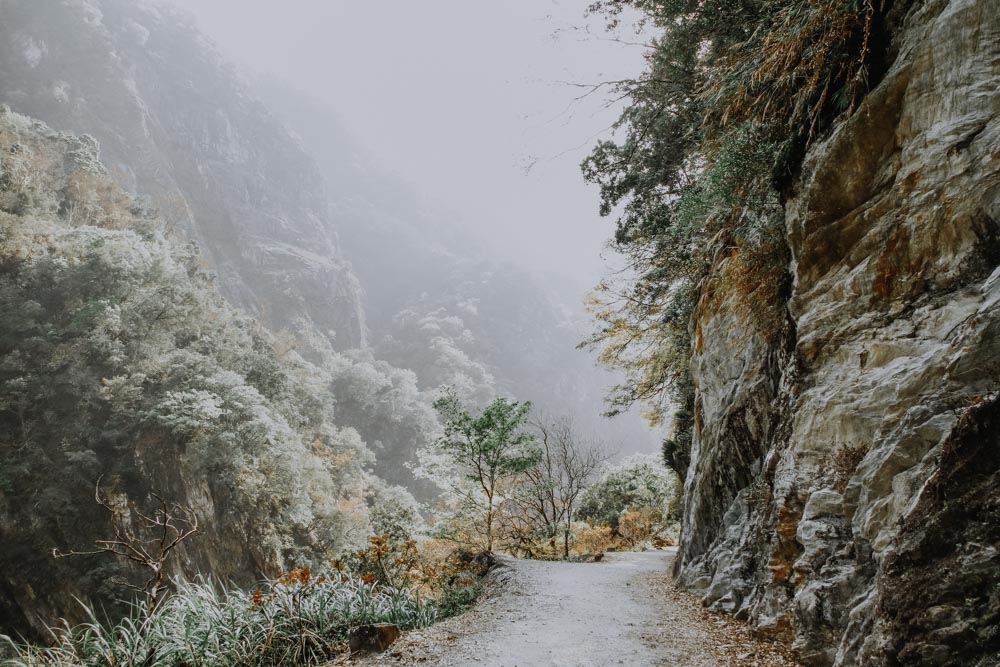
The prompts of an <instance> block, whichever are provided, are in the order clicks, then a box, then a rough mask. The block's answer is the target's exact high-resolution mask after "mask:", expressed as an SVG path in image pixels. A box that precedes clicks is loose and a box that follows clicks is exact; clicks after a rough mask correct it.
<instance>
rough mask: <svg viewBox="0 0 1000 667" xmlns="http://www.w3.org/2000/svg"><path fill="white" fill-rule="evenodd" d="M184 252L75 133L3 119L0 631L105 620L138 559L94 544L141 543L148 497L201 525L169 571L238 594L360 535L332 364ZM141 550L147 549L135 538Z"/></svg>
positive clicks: (357, 451)
mask: <svg viewBox="0 0 1000 667" xmlns="http://www.w3.org/2000/svg"><path fill="white" fill-rule="evenodd" d="M201 264H202V261H201V258H200V257H199V255H198V253H197V251H196V250H194V249H193V248H192V247H191V246H190V245H182V244H178V243H175V242H171V241H168V240H167V239H166V238H165V237H164V232H163V222H162V221H161V220H158V219H157V218H155V217H153V216H151V214H149V212H148V211H145V210H143V209H142V207H141V206H138V205H137V204H135V203H134V202H133V201H132V200H131V199H130V198H129V197H128V196H126V195H125V194H124V193H122V192H121V191H120V189H119V188H118V187H117V186H116V185H115V184H114V183H113V182H112V180H111V179H110V178H109V177H108V175H107V173H106V171H105V170H104V168H103V166H102V165H101V163H100V162H99V159H98V153H97V144H96V142H94V141H93V139H91V138H86V137H85V138H76V137H73V136H71V135H66V134H57V133H55V132H53V131H52V130H50V129H48V128H47V127H46V126H44V125H42V124H41V123H38V122H34V121H31V120H30V119H29V118H27V117H25V116H21V115H18V114H14V113H11V112H9V111H7V110H3V111H2V112H0V310H2V311H3V313H4V317H3V318H2V320H0V544H3V548H2V549H0V593H2V595H0V627H2V628H3V630H4V632H15V631H18V632H35V633H36V634H42V633H44V632H45V628H46V627H47V624H50V623H52V622H53V620H54V619H56V618H59V617H66V618H68V619H69V620H71V621H83V620H85V619H83V618H81V617H80V614H81V612H82V609H81V607H80V605H78V604H77V603H76V602H75V598H81V599H87V598H90V599H93V600H94V601H95V602H98V603H100V604H102V605H104V606H105V607H106V608H107V609H108V610H109V611H110V612H111V613H112V614H115V613H118V612H119V611H120V610H119V603H118V602H117V601H118V600H120V599H122V597H123V594H124V589H123V583H124V582H131V584H132V585H135V586H140V588H141V586H142V582H144V581H145V580H146V578H147V577H148V576H149V573H148V572H144V571H143V568H142V567H135V566H132V565H130V564H128V563H126V562H125V561H124V560H119V559H115V558H113V557H110V556H109V555H107V554H93V553H91V554H90V555H80V556H72V557H66V558H61V559H56V558H54V557H53V554H54V551H55V550H58V551H61V552H71V551H80V552H91V551H92V549H93V544H94V542H95V540H101V539H110V538H111V516H109V515H108V514H106V513H105V512H104V511H103V510H102V509H101V508H100V507H99V506H98V505H97V504H96V502H95V487H98V486H99V487H100V494H101V496H102V497H103V498H104V499H105V502H106V503H107V504H108V506H110V507H113V508H115V509H114V512H115V516H116V517H118V520H119V521H120V522H122V525H126V526H130V528H129V530H134V531H136V534H137V535H138V536H139V537H140V538H142V539H149V535H148V534H146V533H144V532H143V529H142V528H141V525H142V523H143V519H142V517H141V514H142V513H144V514H146V515H148V516H151V512H152V511H153V507H155V505H156V502H157V500H156V496H157V495H159V496H160V497H162V498H164V499H165V500H166V501H167V502H169V503H175V502H176V503H180V504H181V505H183V506H185V507H188V508H190V509H191V511H192V512H193V514H194V516H195V517H196V518H197V519H198V523H199V524H200V526H201V530H200V532H199V533H198V534H196V535H195V536H194V537H192V538H191V539H190V540H188V541H187V542H185V543H183V544H182V545H181V547H180V548H179V549H178V551H177V557H176V558H174V559H172V560H170V561H168V563H167V567H168V570H169V571H168V572H167V574H168V575H169V576H171V577H172V576H175V575H178V574H181V573H183V574H186V575H187V576H193V575H195V574H197V573H199V572H202V573H204V572H211V573H212V575H213V576H215V577H218V578H219V579H222V580H233V581H235V582H242V583H244V584H249V583H250V582H252V581H254V580H256V579H258V578H260V577H261V576H263V575H265V574H266V575H272V576H273V575H277V574H278V573H279V572H281V571H282V570H283V568H285V567H287V566H289V565H290V564H292V563H301V562H309V561H311V560H315V559H317V558H321V557H322V556H324V555H326V554H328V553H330V552H331V551H334V552H335V551H339V550H341V549H344V548H347V547H350V546H352V545H355V544H357V543H359V541H361V540H363V539H364V536H365V534H366V531H367V515H366V512H365V509H364V506H365V504H364V494H365V493H366V491H367V486H368V484H369V481H368V477H367V476H366V475H365V474H364V472H363V467H364V466H365V465H366V464H368V463H369V462H370V461H371V454H370V453H369V452H368V450H367V449H366V448H365V446H364V444H363V443H362V441H361V439H360V438H359V436H358V434H357V433H356V432H355V431H353V430H351V429H340V428H337V427H336V426H334V424H333V416H334V405H333V400H332V397H331V395H330V394H329V392H328V390H327V387H328V386H329V385H331V384H332V383H333V382H334V376H333V374H332V372H331V370H330V368H331V367H332V366H330V365H327V366H324V367H319V366H314V365H312V364H310V363H308V362H306V361H304V360H303V359H301V358H300V357H299V356H298V355H296V354H294V353H289V352H287V351H280V350H279V349H278V348H279V346H276V344H275V342H274V339H273V338H272V337H271V336H270V334H268V332H267V331H266V330H265V329H264V328H263V327H261V326H260V325H259V324H258V323H257V322H254V321H252V320H250V319H249V318H247V317H246V316H245V315H242V314H240V313H239V312H238V311H235V310H234V309H233V308H232V307H231V306H229V305H228V304H227V303H226V302H225V301H224V300H223V299H222V297H221V296H220V295H219V293H218V291H217V289H216V287H215V285H214V283H213V281H212V279H211V277H210V276H209V275H208V274H207V273H206V272H205V271H204V270H203V269H202V268H201ZM146 548H147V549H152V550H153V551H154V552H155V548H154V547H150V546H149V545H148V544H147V545H146Z"/></svg>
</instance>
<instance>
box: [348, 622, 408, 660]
mask: <svg viewBox="0 0 1000 667" xmlns="http://www.w3.org/2000/svg"><path fill="white" fill-rule="evenodd" d="M400 634H401V633H400V629H399V626H398V625H395V624H393V623H372V624H370V625H359V626H358V627H356V628H352V629H351V631H350V632H349V633H348V635H347V641H348V647H349V648H350V649H351V653H381V652H383V651H385V650H386V649H387V648H389V647H390V646H392V643H393V642H394V641H396V640H397V639H399V635H400Z"/></svg>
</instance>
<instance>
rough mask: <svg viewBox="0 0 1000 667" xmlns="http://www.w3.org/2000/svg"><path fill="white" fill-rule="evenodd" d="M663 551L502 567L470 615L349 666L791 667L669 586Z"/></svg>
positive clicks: (667, 556) (765, 646)
mask: <svg viewBox="0 0 1000 667" xmlns="http://www.w3.org/2000/svg"><path fill="white" fill-rule="evenodd" d="M672 558H673V554H672V553H671V552H666V551H656V552H646V553H609V554H607V555H606V556H605V558H604V560H603V562H600V563H560V562H544V561H527V560H518V561H508V563H509V564H510V567H511V570H510V571H508V572H505V573H501V575H500V578H501V579H502V582H501V583H500V584H499V585H498V587H497V590H495V591H493V593H492V594H491V595H489V596H488V597H487V599H485V600H483V601H482V602H481V603H480V604H478V605H477V606H476V607H475V608H474V609H473V610H471V611H469V612H468V613H466V614H463V615H462V616H459V617H456V618H453V619H450V620H448V621H446V622H444V623H441V624H439V625H436V626H434V627H432V628H428V629H426V630H422V631H415V632H411V633H409V634H408V635H407V636H406V637H405V638H403V639H402V640H400V642H398V643H397V644H396V645H394V646H393V647H392V648H391V649H390V650H389V652H388V653H386V654H383V655H381V656H373V657H371V658H366V659H363V660H360V661H356V662H354V664H362V665H383V664H396V665H400V664H406V665H409V664H421V665H440V666H445V665H449V666H456V667H459V666H466V665H476V666H478V667H482V666H486V665H488V666H490V667H549V666H551V667H583V666H590V665H593V666H595V667H596V666H604V665H630V666H631V665H634V666H636V667H641V666H644V665H677V666H682V665H683V666H685V667H715V666H719V665H748V666H749V665H760V666H765V665H767V666H770V665H792V664H794V663H792V662H791V661H786V660H785V659H784V658H783V657H782V655H781V654H780V653H779V652H778V651H777V650H776V649H775V648H774V647H772V646H770V645H768V644H759V643H757V642H755V641H753V640H752V639H750V637H749V634H748V632H747V631H746V630H745V629H744V628H743V627H742V625H741V624H739V623H737V622H734V621H729V620H725V619H723V618H721V617H718V616H716V615H714V614H710V613H708V612H705V611H704V610H702V609H701V607H700V605H698V604H697V601H696V600H694V599H693V598H691V597H690V596H687V595H686V594H683V593H677V592H676V591H673V589H672V588H671V587H670V586H669V576H668V574H667V573H668V572H669V565H670V561H671V560H672Z"/></svg>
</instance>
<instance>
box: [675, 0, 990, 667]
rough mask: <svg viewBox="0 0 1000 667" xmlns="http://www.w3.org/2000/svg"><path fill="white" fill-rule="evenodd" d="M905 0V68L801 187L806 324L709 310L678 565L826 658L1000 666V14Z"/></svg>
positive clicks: (718, 306) (794, 266)
mask: <svg viewBox="0 0 1000 667" xmlns="http://www.w3.org/2000/svg"><path fill="white" fill-rule="evenodd" d="M890 16H891V20H892V21H893V22H894V26H893V29H892V31H891V33H892V34H893V35H894V37H893V43H892V45H891V47H890V49H889V53H890V56H891V58H890V60H891V63H890V64H889V66H888V71H887V72H886V74H885V76H884V77H883V79H882V80H881V82H880V83H879V84H878V86H877V87H876V88H875V89H874V90H873V91H872V92H871V93H870V94H869V95H868V97H867V98H866V100H865V102H864V103H863V104H862V106H861V107H860V108H859V109H858V110H857V111H856V112H854V113H853V114H851V115H850V116H849V117H847V118H846V119H844V120H842V121H841V122H840V123H839V124H838V125H837V126H836V127H835V128H834V130H833V131H832V132H831V133H830V134H829V135H828V136H827V137H826V138H824V139H823V140H822V141H821V142H819V143H817V144H815V145H814V146H813V147H812V148H811V149H810V151H809V153H808V154H807V156H806V159H805V162H804V166H803V169H802V172H801V174H800V175H799V176H798V178H797V180H796V182H795V184H794V192H793V193H792V195H791V197H790V198H789V199H788V200H787V201H786V204H785V227H786V241H787V246H788V249H789V251H790V254H791V257H792V259H791V262H790V265H789V267H788V270H789V272H790V273H791V275H792V278H793V288H792V295H791V299H790V300H789V302H788V304H787V322H786V323H785V325H784V326H783V327H782V329H781V331H779V332H777V333H775V332H773V331H771V332H769V333H765V332H763V331H760V330H757V329H756V328H755V327H754V325H753V324H752V322H748V320H747V318H745V317H744V316H742V315H741V307H740V305H739V304H738V303H737V298H736V297H735V296H732V297H731V298H730V297H726V296H725V295H723V296H722V297H721V298H716V299H714V300H712V301H711V302H705V303H703V304H702V306H701V307H700V308H699V309H698V311H697V312H696V315H695V322H694V327H695V329H694V330H695V331H696V350H695V352H694V357H693V375H694V380H695V383H696V386H697V398H696V405H695V408H696V413H697V416H696V420H697V423H696V431H697V433H696V435H695V441H694V444H693V451H692V463H691V468H690V471H689V474H688V478H687V480H686V492H687V504H686V507H685V512H684V537H683V544H682V547H681V557H680V559H679V563H678V565H679V567H678V569H679V575H680V580H681V582H682V583H683V584H685V585H686V586H688V587H690V588H693V589H696V590H699V591H701V592H702V593H703V594H704V596H705V601H706V602H707V603H708V604H710V605H711V606H713V607H716V608H719V609H724V610H728V611H730V612H733V613H735V614H737V615H739V616H742V617H746V618H748V619H749V620H751V622H752V623H753V624H754V625H755V626H756V627H757V628H759V629H760V631H761V632H763V633H765V634H768V635H771V636H775V637H778V638H782V639H785V640H789V641H792V642H793V644H794V647H795V648H796V649H797V651H798V653H799V655H800V658H801V659H802V661H803V662H804V663H805V664H807V665H911V664H912V665H917V664H940V665H995V664H1000V661H998V658H997V656H998V655H1000V518H998V517H1000V513H998V510H1000V472H998V465H1000V464H998V461H1000V449H998V447H1000V439H998V438H1000V435H998V429H997V420H998V411H1000V408H998V398H997V391H998V390H1000V17H998V14H997V11H996V7H995V6H992V3H988V2H981V1H979V2H977V1H976V0H926V1H924V2H913V3H899V2H897V3H896V7H895V8H894V9H893V12H892V14H891V15H890ZM728 261H729V260H728V259H722V260H721V261H719V262H718V263H717V264H716V266H715V268H714V270H713V271H714V276H715V277H719V276H724V275H725V273H726V271H727V263H728Z"/></svg>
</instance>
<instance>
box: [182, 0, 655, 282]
mask: <svg viewBox="0 0 1000 667" xmlns="http://www.w3.org/2000/svg"><path fill="white" fill-rule="evenodd" d="M172 1H173V2H174V4H176V5H178V6H179V7H181V8H183V9H185V10H187V11H189V12H190V13H191V14H193V16H194V17H195V19H196V21H197V22H198V25H199V26H200V28H201V29H202V30H203V31H204V32H205V33H207V34H208V35H209V36H210V37H211V38H212V39H213V40H215V41H216V43H217V44H218V46H219V47H220V49H221V51H222V52H223V54H224V55H225V56H226V57H227V58H230V59H231V60H232V61H234V62H235V63H236V64H237V65H238V66H239V67H241V68H242V69H244V70H245V71H247V72H248V73H251V74H255V75H256V74H268V75H273V76H276V77H278V78H280V79H283V80H285V81H287V82H288V83H290V84H292V85H294V86H295V87H297V88H300V89H302V90H304V91H307V92H309V93H310V94H312V95H313V96H316V97H318V98H321V99H322V100H323V101H324V102H326V103H328V104H329V105H330V106H331V107H332V108H334V109H337V110H338V112H339V113H340V114H341V121H342V122H343V123H344V124H345V125H346V126H347V128H348V129H349V130H350V131H351V132H352V133H353V134H355V135H356V136H357V138H358V140H359V141H360V143H361V144H363V145H364V146H365V147H366V148H367V149H368V150H369V151H370V152H371V154H372V155H373V157H374V158H375V160H376V161H377V162H379V163H380V164H381V166H383V167H384V168H386V169H388V170H390V171H394V172H396V173H398V174H399V175H400V176H401V177H402V178H403V179H404V180H405V181H407V182H408V183H410V184H411V185H412V186H413V188H414V189H415V190H417V191H418V192H420V193H421V194H422V195H424V196H425V197H426V198H428V199H429V200H430V201H432V202H433V203H434V204H435V205H436V206H439V207H440V208H441V209H442V210H443V211H447V212H448V213H450V214H451V215H453V216H455V217H457V218H458V219H460V220H461V221H462V223H463V224H467V225H472V226H475V228H476V229H477V230H478V231H479V232H480V233H481V234H482V235H483V236H484V237H485V238H486V240H487V241H488V247H489V248H490V249H491V252H494V253H495V258H496V259H501V260H512V261H514V262H516V263H518V264H520V265H522V266H524V267H526V268H529V269H531V270H535V271H557V272H560V273H563V274H566V275H567V276H568V277H570V278H572V279H573V280H574V281H575V282H576V283H577V284H579V286H580V289H581V292H582V290H583V289H585V288H588V287H590V286H592V285H593V284H594V283H595V282H596V281H597V280H598V279H599V277H600V276H601V275H603V274H604V273H606V272H607V267H606V266H605V264H604V262H603V261H602V259H601V255H602V251H603V245H604V242H605V240H606V239H607V238H608V237H609V236H610V235H611V233H612V226H611V223H610V221H608V220H604V219H601V218H600V217H599V216H598V214H597V193H596V190H595V188H593V187H591V186H587V185H586V184H585V183H583V180H582V178H581V176H580V170H579V163H580V162H581V160H582V159H583V158H584V157H585V156H586V155H587V153H588V152H589V147H590V146H592V145H593V143H594V142H595V141H596V140H597V139H598V138H599V137H600V136H602V135H607V134H608V133H609V131H610V130H609V128H610V126H611V125H612V123H613V122H614V120H615V118H616V117H617V109H616V108H614V107H613V106H608V105H607V104H606V100H605V97H604V95H603V94H594V95H585V93H586V92H587V90H588V89H587V88H585V87H581V86H586V85H588V84H593V83H597V82H600V81H607V80H613V79H617V78H621V77H624V76H630V75H635V74H637V73H638V72H639V71H640V69H641V67H642V64H643V63H642V49H641V47H636V46H629V45H626V44H623V43H620V42H616V41H613V40H610V39H608V38H607V35H606V34H605V33H604V31H603V23H602V22H601V20H600V18H599V17H597V18H592V19H587V18H586V16H585V14H586V7H587V5H588V4H589V2H588V0H566V1H564V2H556V1H555V0H547V1H540V0H507V1H505V2H499V3H485V2H469V1H468V0H429V1H426V2H420V3H415V2H400V1H397V2H382V3H364V2H345V1H342V0H284V1H283V2H276V1H274V0H172Z"/></svg>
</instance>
